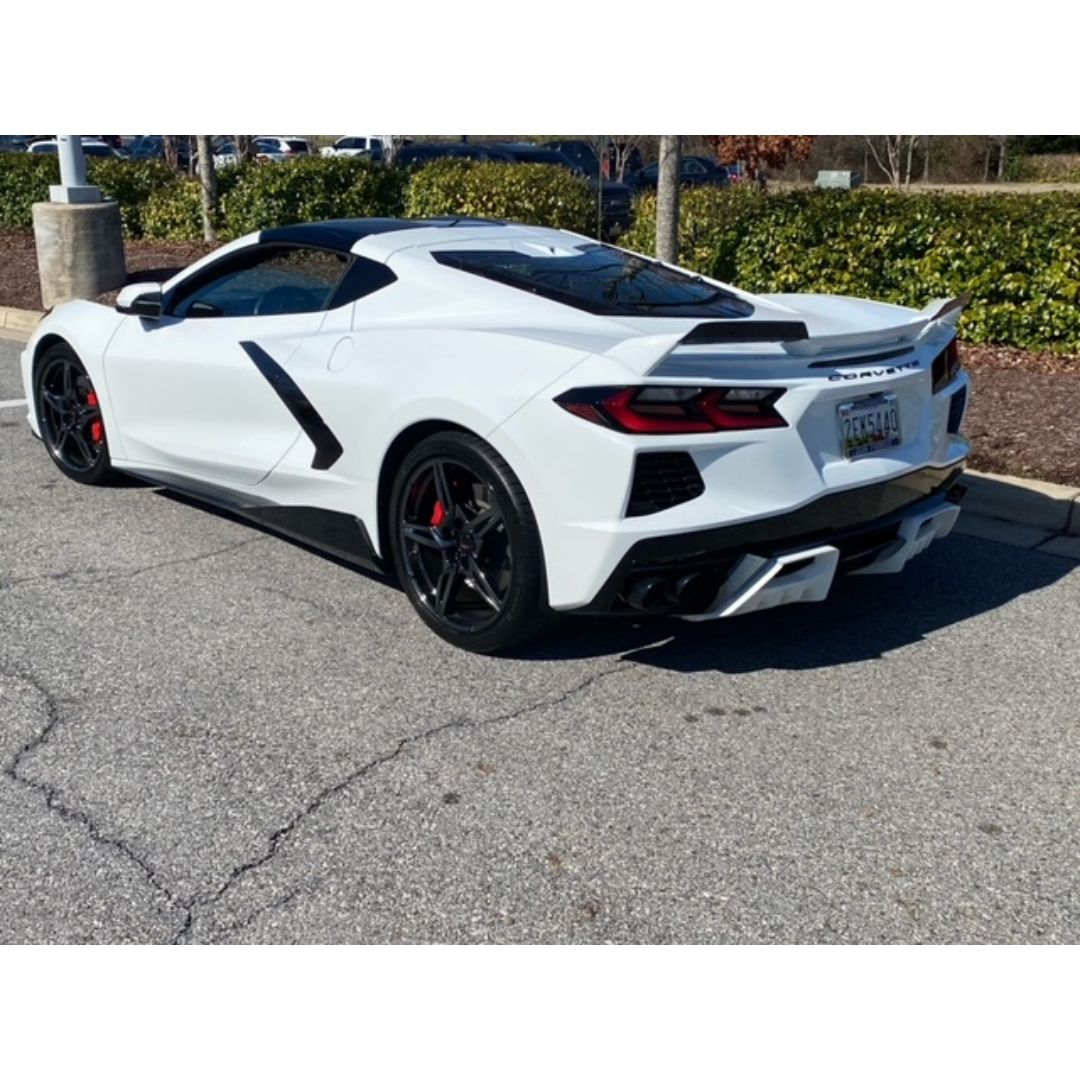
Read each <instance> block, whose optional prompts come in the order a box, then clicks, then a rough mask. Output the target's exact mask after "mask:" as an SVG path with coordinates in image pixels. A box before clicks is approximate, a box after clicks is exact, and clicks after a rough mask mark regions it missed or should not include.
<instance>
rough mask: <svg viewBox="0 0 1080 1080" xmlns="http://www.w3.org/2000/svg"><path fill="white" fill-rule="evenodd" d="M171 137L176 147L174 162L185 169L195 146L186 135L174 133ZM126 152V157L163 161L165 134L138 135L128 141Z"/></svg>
mask: <svg viewBox="0 0 1080 1080" xmlns="http://www.w3.org/2000/svg"><path fill="white" fill-rule="evenodd" d="M172 138H173V145H174V146H175V147H176V163H177V164H178V165H179V166H180V168H181V169H187V168H188V166H189V165H190V163H191V158H192V156H193V154H194V150H195V148H194V147H193V146H192V145H191V142H190V141H189V137H188V136H187V135H174V136H173V137H172ZM127 153H128V157H131V158H134V159H135V160H136V161H164V160H165V136H164V135H138V136H136V137H135V138H134V139H132V141H131V142H130V143H128V146H127Z"/></svg>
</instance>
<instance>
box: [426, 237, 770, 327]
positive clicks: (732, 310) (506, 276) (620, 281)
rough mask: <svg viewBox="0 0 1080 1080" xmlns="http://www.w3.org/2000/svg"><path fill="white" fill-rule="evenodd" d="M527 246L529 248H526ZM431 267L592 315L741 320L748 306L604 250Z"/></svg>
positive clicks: (537, 251)
mask: <svg viewBox="0 0 1080 1080" xmlns="http://www.w3.org/2000/svg"><path fill="white" fill-rule="evenodd" d="M530 246H532V245H530ZM434 258H435V259H436V261H438V262H440V263H442V264H443V265H444V266H452V267H454V268H455V269H457V270H464V271H466V272H467V273H470V274H477V275H479V276H480V277H484V278H488V279H489V280H491V281H498V282H500V283H501V284H503V285H510V286H511V287H513V288H515V289H524V290H525V291H526V292H531V293H534V294H536V295H537V296H543V297H545V298H546V299H548V300H555V301H557V302H559V303H562V304H569V305H570V306H571V307H576V308H581V309H582V310H584V311H590V312H592V313H593V314H596V315H647V316H670V317H683V318H696V317H698V316H709V317H710V318H723V319H735V318H745V317H746V316H747V315H752V314H753V312H754V309H753V306H752V305H750V304H749V303H747V302H746V301H745V300H743V299H742V298H741V297H738V296H735V295H734V294H732V293H730V292H728V291H726V290H725V289H721V288H719V287H717V286H716V285H710V284H709V283H708V282H707V281H704V280H702V279H701V278H699V277H695V276H694V275H693V274H688V273H686V272H685V271H682V270H676V269H673V268H672V267H668V266H664V265H662V264H661V263H657V262H653V261H652V260H650V259H645V258H643V257H641V256H640V255H632V254H631V253H630V252H629V251H623V250H622V249H621V248H615V247H608V246H606V245H604V244H583V245H581V246H578V247H574V248H570V249H556V248H552V247H548V246H545V245H543V244H540V243H538V244H536V245H535V246H534V249H533V250H531V251H523V250H505V251H439V252H435V253H434Z"/></svg>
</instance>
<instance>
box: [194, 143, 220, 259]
mask: <svg viewBox="0 0 1080 1080" xmlns="http://www.w3.org/2000/svg"><path fill="white" fill-rule="evenodd" d="M195 138H196V140H197V142H198V147H199V183H200V185H201V187H202V222H203V239H204V240H205V241H206V242H207V243H208V244H213V243H216V242H217V233H216V232H215V231H214V214H215V213H216V211H217V201H218V187H217V171H216V170H215V169H214V145H213V143H212V142H211V141H210V136H209V135H196V136H195Z"/></svg>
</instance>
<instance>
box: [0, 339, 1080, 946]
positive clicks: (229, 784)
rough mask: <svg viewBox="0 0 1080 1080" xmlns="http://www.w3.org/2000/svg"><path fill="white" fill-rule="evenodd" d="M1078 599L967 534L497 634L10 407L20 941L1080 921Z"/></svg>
mask: <svg viewBox="0 0 1080 1080" xmlns="http://www.w3.org/2000/svg"><path fill="white" fill-rule="evenodd" d="M20 348H21V346H18V345H15V344H11V343H7V342H0V401H5V400H9V399H13V398H18V397H21V387H20V386H19V384H18V381H17V377H16V366H15V361H16V357H17V354H18V351H19V349H20ZM1078 613H1080V567H1078V564H1077V563H1075V562H1072V561H1069V560H1067V559H1063V558H1059V557H1056V556H1053V555H1049V554H1045V553H1039V552H1034V551H1026V550H1020V549H1016V548H1012V547H1007V546H1005V545H1003V544H999V543H995V542H992V541H988V540H984V539H978V538H975V537H972V536H953V537H950V538H949V539H947V540H945V541H944V542H942V543H941V544H939V545H937V546H936V547H934V548H932V549H931V550H930V551H929V552H928V553H927V554H925V555H923V556H920V557H919V559H917V560H916V561H915V562H914V563H913V564H912V565H911V566H910V567H909V568H908V571H907V572H906V573H905V574H903V575H901V576H899V577H894V578H877V579H875V578H863V579H849V580H848V581H847V582H845V583H844V584H843V585H842V586H841V587H840V588H839V589H838V590H837V592H836V593H835V594H834V596H833V597H832V598H830V599H829V600H828V601H827V602H825V603H824V604H820V605H813V606H811V605H806V606H803V607H797V608H789V609H785V610H782V611H777V612H773V613H768V614H765V615H758V616H751V617H747V618H744V619H735V620H731V621H729V622H724V623H717V624H711V625H706V626H700V625H698V626H691V625H683V624H668V623H655V624H651V625H650V624H644V625H639V626H632V625H628V624H623V623H618V622H608V621H600V622H593V621H589V622H583V621H577V622H575V621H568V622H567V623H566V624H565V625H564V626H563V628H562V630H561V632H560V633H559V634H558V635H557V636H556V637H553V638H551V639H549V640H548V641H546V642H545V643H543V644H542V645H540V646H536V647H534V648H533V649H532V651H531V652H530V653H529V654H527V655H524V656H522V657H520V658H515V659H490V658H483V657H477V656H472V655H468V654H465V653H461V652H458V651H456V650H454V649H452V648H451V647H449V646H447V645H445V644H443V643H442V642H441V641H440V640H439V639H437V638H436V637H434V636H433V635H432V634H430V633H429V632H428V631H427V630H425V629H424V628H423V626H422V625H421V624H420V622H419V620H417V619H416V618H415V617H414V616H413V614H412V611H411V609H410V608H409V606H408V603H407V602H406V600H405V599H404V597H403V596H402V595H401V594H400V593H399V592H398V591H397V589H396V588H395V587H394V586H393V585H392V584H389V583H387V582H384V581H382V580H380V579H377V578H374V577H368V576H365V575H363V574H360V573H357V572H355V571H353V570H350V569H347V568H345V567H343V566H341V565H339V564H337V563H335V562H333V561H330V560H328V559H326V558H323V557H320V556H318V555H315V554H312V553H310V552H308V551H306V550H305V549H303V548H301V547H299V546H297V545H295V544H291V543H289V542H287V541H285V540H280V539H277V538H274V537H271V536H269V535H267V534H264V533H262V532H258V531H255V530H253V529H251V528H250V527H248V526H246V525H243V524H240V523H238V522H236V521H234V520H232V519H230V518H227V517H224V516H221V515H218V514H215V513H212V512H208V511H206V510H203V509H200V508H198V507H196V506H194V505H192V504H190V503H188V502H185V501H182V500H180V499H177V498H175V497H171V496H168V495H165V494H163V493H161V492H159V491H157V490H155V489H153V488H149V487H142V486H134V485H133V486H130V487H118V488H111V489H104V490H93V489H88V488H84V487H81V486H79V485H76V484H73V483H71V482H70V481H67V480H66V479H65V478H64V477H63V476H62V475H61V474H60V473H59V472H58V471H57V470H56V469H55V467H54V466H53V465H52V463H51V462H50V460H49V459H48V457H47V455H46V453H45V452H44V450H43V448H42V447H41V445H40V444H39V443H38V442H37V441H36V440H35V439H34V438H33V437H32V436H31V434H30V432H29V430H28V428H27V427H26V425H25V421H24V413H23V410H22V409H21V408H18V407H4V408H0V766H2V771H0V940H2V941H4V942H45V941H50V942H53V941H76V942H82V941H100V942H106V941H142V942H171V941H181V942H211V941H229V942H348V941H355V942H399V941H400V942H421V941H452V942H481V941H489V942H495V941H506V942H512V941H517V942H605V941H615V942H1040V941H1048V942H1051V941H1052V942H1067V941H1076V940H1077V939H1078V937H1080V934H1078V927H1080V917H1078V905H1077V881H1078V871H1080V859H1078V850H1080V848H1078V841H1077V837H1078V836H1080V827H1078V826H1080V817H1078V813H1077V800H1078V788H1077V775H1078V771H1077V762H1078V754H1077V750H1078V743H1080V736H1078V729H1080V725H1078V719H1080V708H1078V706H1077V701H1078V700H1080V618H1078Z"/></svg>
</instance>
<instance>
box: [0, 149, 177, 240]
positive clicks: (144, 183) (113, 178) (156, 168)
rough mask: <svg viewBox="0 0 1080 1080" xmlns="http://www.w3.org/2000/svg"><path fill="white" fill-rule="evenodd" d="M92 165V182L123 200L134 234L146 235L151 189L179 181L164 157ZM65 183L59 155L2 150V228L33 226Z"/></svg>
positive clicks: (92, 161) (126, 223)
mask: <svg viewBox="0 0 1080 1080" xmlns="http://www.w3.org/2000/svg"><path fill="white" fill-rule="evenodd" d="M86 165H87V168H86V173H87V180H88V181H89V182H90V183H91V184H96V185H97V186H98V187H99V188H101V192H102V194H103V195H104V196H105V198H107V199H115V200H116V201H117V202H118V203H119V204H120V220H121V222H122V224H123V228H124V233H125V235H127V236H132V237H138V236H142V233H143V227H142V208H143V204H144V203H145V202H146V200H147V199H148V198H149V196H150V194H151V192H153V191H157V190H158V189H160V188H162V187H168V186H170V185H173V184H176V183H177V182H178V180H177V176H176V174H175V173H174V172H173V171H172V169H170V168H169V167H168V166H167V165H166V164H165V163H164V162H163V161H122V160H121V159H119V158H115V159H112V158H89V159H88V160H87V163H86ZM59 183H60V165H59V162H58V161H57V157H56V155H55V154H0V226H3V227H5V228H9V229H29V228H31V226H32V225H33V215H32V211H31V207H32V206H33V204H34V203H36V202H44V201H46V200H47V199H48V198H49V185H50V184H59Z"/></svg>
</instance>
